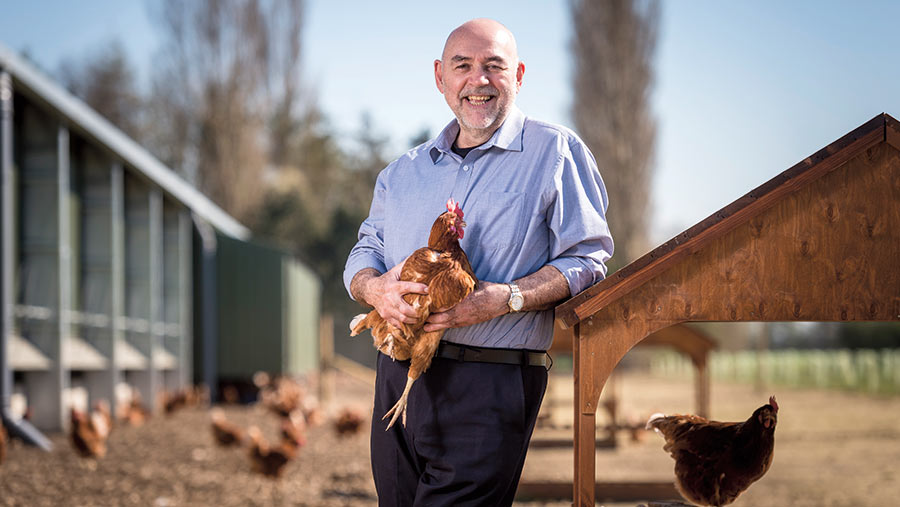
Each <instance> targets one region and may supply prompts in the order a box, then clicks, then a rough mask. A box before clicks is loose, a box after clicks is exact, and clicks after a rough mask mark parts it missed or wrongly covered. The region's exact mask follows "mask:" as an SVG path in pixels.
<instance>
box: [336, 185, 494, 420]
mask: <svg viewBox="0 0 900 507" xmlns="http://www.w3.org/2000/svg"><path fill="white" fill-rule="evenodd" d="M465 226H466V223H465V222H464V221H463V211H462V209H460V207H459V203H457V202H455V201H453V199H449V200H448V201H447V211H445V212H444V213H441V215H440V216H438V217H437V219H436V220H435V221H434V224H433V225H432V226H431V234H430V235H429V237H428V246H427V247H423V248H419V249H418V250H416V251H415V252H413V253H412V255H410V256H409V257H408V258H407V259H406V261H405V262H404V264H403V268H402V269H401V270H400V280H403V281H408V282H416V283H423V284H425V285H427V286H428V294H412V293H410V294H406V295H404V296H403V298H404V300H405V301H406V302H407V303H409V304H410V305H411V306H412V307H413V308H415V309H416V322H415V323H412V324H403V325H402V326H401V327H400V328H396V327H394V326H392V325H391V324H389V323H387V322H386V321H385V320H384V319H382V318H381V316H380V315H379V314H378V312H376V311H375V310H372V311H371V312H369V313H368V314H360V315H357V316H356V317H355V318H354V319H353V320H352V321H351V322H350V335H351V336H356V335H357V334H359V333H361V332H362V331H364V330H366V329H371V331H372V339H373V343H374V345H375V348H376V349H378V350H379V351H381V352H382V353H384V354H386V355H388V356H390V357H391V358H392V359H395V360H400V361H405V360H407V359H409V360H410V365H409V373H408V374H407V381H406V387H405V388H404V389H403V394H402V395H401V396H400V399H399V400H398V401H397V403H396V404H395V405H394V406H393V408H391V409H390V410H389V411H388V412H387V413H386V414H385V415H384V417H383V418H382V419H386V418H387V417H390V418H391V420H390V422H389V423H388V426H387V427H388V428H390V427H391V426H393V425H394V422H396V421H397V418H398V417H402V421H403V425H404V426H405V425H406V405H407V400H408V398H409V391H410V389H411V388H412V385H413V382H415V381H416V379H418V378H419V376H420V375H422V373H423V372H425V370H427V369H428V367H429V366H430V365H431V358H432V357H433V356H434V354H435V351H436V350H437V347H438V344H439V343H440V341H441V336H443V334H444V331H443V330H440V331H433V332H425V331H424V329H423V328H424V326H425V321H427V320H428V316H429V315H431V313H432V312H435V311H437V310H442V311H446V310H447V309H449V308H452V307H454V306H456V304H458V303H459V302H460V301H462V300H463V299H464V298H465V297H466V296H468V295H469V294H471V293H472V292H473V291H474V290H475V289H476V288H477V286H478V280H477V279H476V278H475V273H474V272H473V271H472V266H471V265H469V259H468V257H466V253H465V252H464V251H463V249H462V247H460V245H459V240H460V239H462V238H463V234H464V233H463V229H464V228H465Z"/></svg>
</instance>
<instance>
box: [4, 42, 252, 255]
mask: <svg viewBox="0 0 900 507" xmlns="http://www.w3.org/2000/svg"><path fill="white" fill-rule="evenodd" d="M0 70H5V71H7V72H9V74H10V75H11V76H12V79H13V86H14V89H15V90H16V91H18V92H22V93H23V94H25V95H26V96H29V97H30V98H32V99H36V100H38V101H40V102H42V103H43V104H45V105H47V106H48V107H50V108H51V109H52V110H54V111H55V112H56V113H57V114H59V115H60V116H62V117H63V118H65V119H66V120H67V121H68V122H69V127H70V128H72V129H73V130H77V131H78V132H80V133H81V134H83V135H85V136H87V137H88V138H90V139H92V140H93V141H95V142H97V143H99V144H100V145H102V146H104V147H105V148H106V149H108V150H110V151H111V152H112V153H114V154H115V155H116V156H117V157H119V158H121V159H122V161H124V162H125V164H126V165H127V166H128V167H131V168H133V169H135V170H137V171H138V172H139V173H141V174H142V175H143V176H144V177H146V178H148V179H149V180H150V181H152V182H153V183H155V184H156V185H158V186H159V187H160V188H161V189H162V190H163V191H164V192H165V193H167V194H169V195H170V196H171V197H172V198H174V199H175V200H177V201H179V202H180V203H181V204H183V205H184V206H185V207H187V208H189V209H191V210H192V211H193V212H194V213H195V214H196V215H197V216H199V217H200V218H202V219H204V220H206V221H208V222H209V223H210V224H212V225H213V226H214V227H215V228H216V229H218V230H220V231H222V232H224V233H225V234H227V235H229V236H232V237H235V238H240V239H247V238H249V237H250V231H249V229H247V228H246V227H245V226H243V225H242V224H241V223H239V222H238V221H237V220H235V219H234V218H233V217H232V216H231V215H229V214H228V213H226V212H225V211H224V210H222V209H221V208H219V207H218V206H217V205H216V204H215V203H213V202H212V201H211V200H210V199H209V198H208V197H206V196H205V195H203V194H202V193H201V192H200V191H199V190H197V189H196V188H194V187H193V186H192V185H191V184H189V183H188V182H186V181H185V180H184V179H182V178H181V177H180V176H178V174H176V173H175V171H173V170H172V169H170V168H169V167H167V166H166V165H165V164H163V163H162V162H160V161H159V160H157V159H156V158H155V157H154V156H153V155H151V154H150V153H149V152H148V151H147V150H146V149H144V148H143V147H142V146H141V145H139V144H137V143H136V142H135V141H134V140H133V139H131V138H130V137H128V136H127V135H125V133H123V132H122V131H121V130H119V129H118V128H116V127H115V126H114V125H113V124H111V123H110V122H109V121H107V120H106V119H105V118H103V117H102V116H100V115H99V114H98V113H97V112H96V111H94V110H93V109H91V108H90V107H89V106H88V105H87V104H85V103H84V102H82V101H81V100H80V99H78V98H77V97H75V96H74V95H72V94H71V93H69V92H68V91H66V90H65V89H64V88H63V87H61V86H59V85H58V84H56V82H54V81H53V80H52V79H51V78H49V77H47V76H46V75H44V74H43V73H42V72H41V71H40V70H38V69H37V68H35V67H34V66H33V65H32V64H30V63H29V62H27V61H26V60H25V59H23V58H21V57H20V56H19V55H17V54H16V53H15V52H14V51H12V50H10V49H9V48H7V47H5V46H4V45H2V44H0Z"/></svg>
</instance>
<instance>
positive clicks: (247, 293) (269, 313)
mask: <svg viewBox="0 0 900 507" xmlns="http://www.w3.org/2000/svg"><path fill="white" fill-rule="evenodd" d="M216 242H217V248H216V272H217V280H218V282H217V283H218V287H217V290H216V295H217V300H218V303H217V305H216V306H217V311H218V318H217V322H218V330H219V332H218V337H219V339H218V354H217V357H218V377H219V378H220V379H229V380H239V379H244V380H248V379H249V378H250V376H251V375H252V374H253V373H254V372H256V371H260V370H262V371H267V372H271V373H289V374H298V373H303V372H306V371H308V370H310V369H312V368H314V367H316V366H317V363H318V318H319V282H318V280H317V279H316V277H315V276H314V275H313V274H312V272H310V271H309V270H308V269H307V268H305V267H303V266H302V265H301V264H300V263H299V262H297V261H296V260H293V259H292V258H291V257H290V256H288V255H287V254H286V253H285V252H283V251H281V250H278V249H275V248H271V247H268V246H264V245H260V244H257V243H250V242H245V241H241V240H237V239H233V238H229V237H226V236H224V235H221V234H218V235H217V236H216Z"/></svg>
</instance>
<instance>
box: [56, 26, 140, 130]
mask: <svg viewBox="0 0 900 507" xmlns="http://www.w3.org/2000/svg"><path fill="white" fill-rule="evenodd" d="M57 75H58V77H59V79H60V82H61V83H62V84H63V86H65V87H66V88H67V89H68V90H69V91H70V92H72V94H74V95H75V96H77V97H79V98H80V99H81V100H83V101H84V102H85V103H87V104H88V105H89V106H91V108H93V109H94V110H95V111H97V112H98V113H100V115H101V116H103V117H104V118H106V119H107V120H109V121H110V123H112V124H113V125H115V126H117V127H118V128H119V129H120V130H122V131H123V132H125V133H126V134H128V135H129V136H130V137H131V138H133V139H137V140H140V139H141V137H142V128H141V125H142V112H143V100H142V98H141V95H140V93H139V92H138V89H137V85H136V83H135V77H134V69H133V67H132V66H131V63H130V62H129V61H128V57H127V55H126V53H125V49H124V48H123V47H122V43H121V41H119V40H113V41H111V42H109V43H107V44H104V45H103V46H100V47H99V48H98V49H97V50H95V51H93V52H91V53H89V54H88V55H87V56H86V57H85V58H84V59H73V58H69V59H65V60H63V61H62V63H60V65H59V70H58V71H57Z"/></svg>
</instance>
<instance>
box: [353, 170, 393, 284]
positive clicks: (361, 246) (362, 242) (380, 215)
mask: <svg viewBox="0 0 900 507" xmlns="http://www.w3.org/2000/svg"><path fill="white" fill-rule="evenodd" d="M385 192H386V191H385V187H384V181H383V179H382V176H381V175H379V177H378V180H377V181H376V183H375V191H374V193H373V195H372V206H371V207H370V208H369V216H368V218H366V219H365V221H363V223H362V225H360V226H359V234H358V235H357V242H356V245H355V246H354V247H353V249H352V250H350V255H348V256H347V263H346V264H345V265H344V287H345V288H346V289H347V294H350V282H351V281H352V280H353V277H354V276H355V275H356V274H357V273H359V272H360V271H361V270H363V269H365V268H375V269H376V270H378V271H380V272H381V273H384V272H385V271H387V268H385V265H384V202H385ZM350 297H351V298H352V297H353V294H350Z"/></svg>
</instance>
